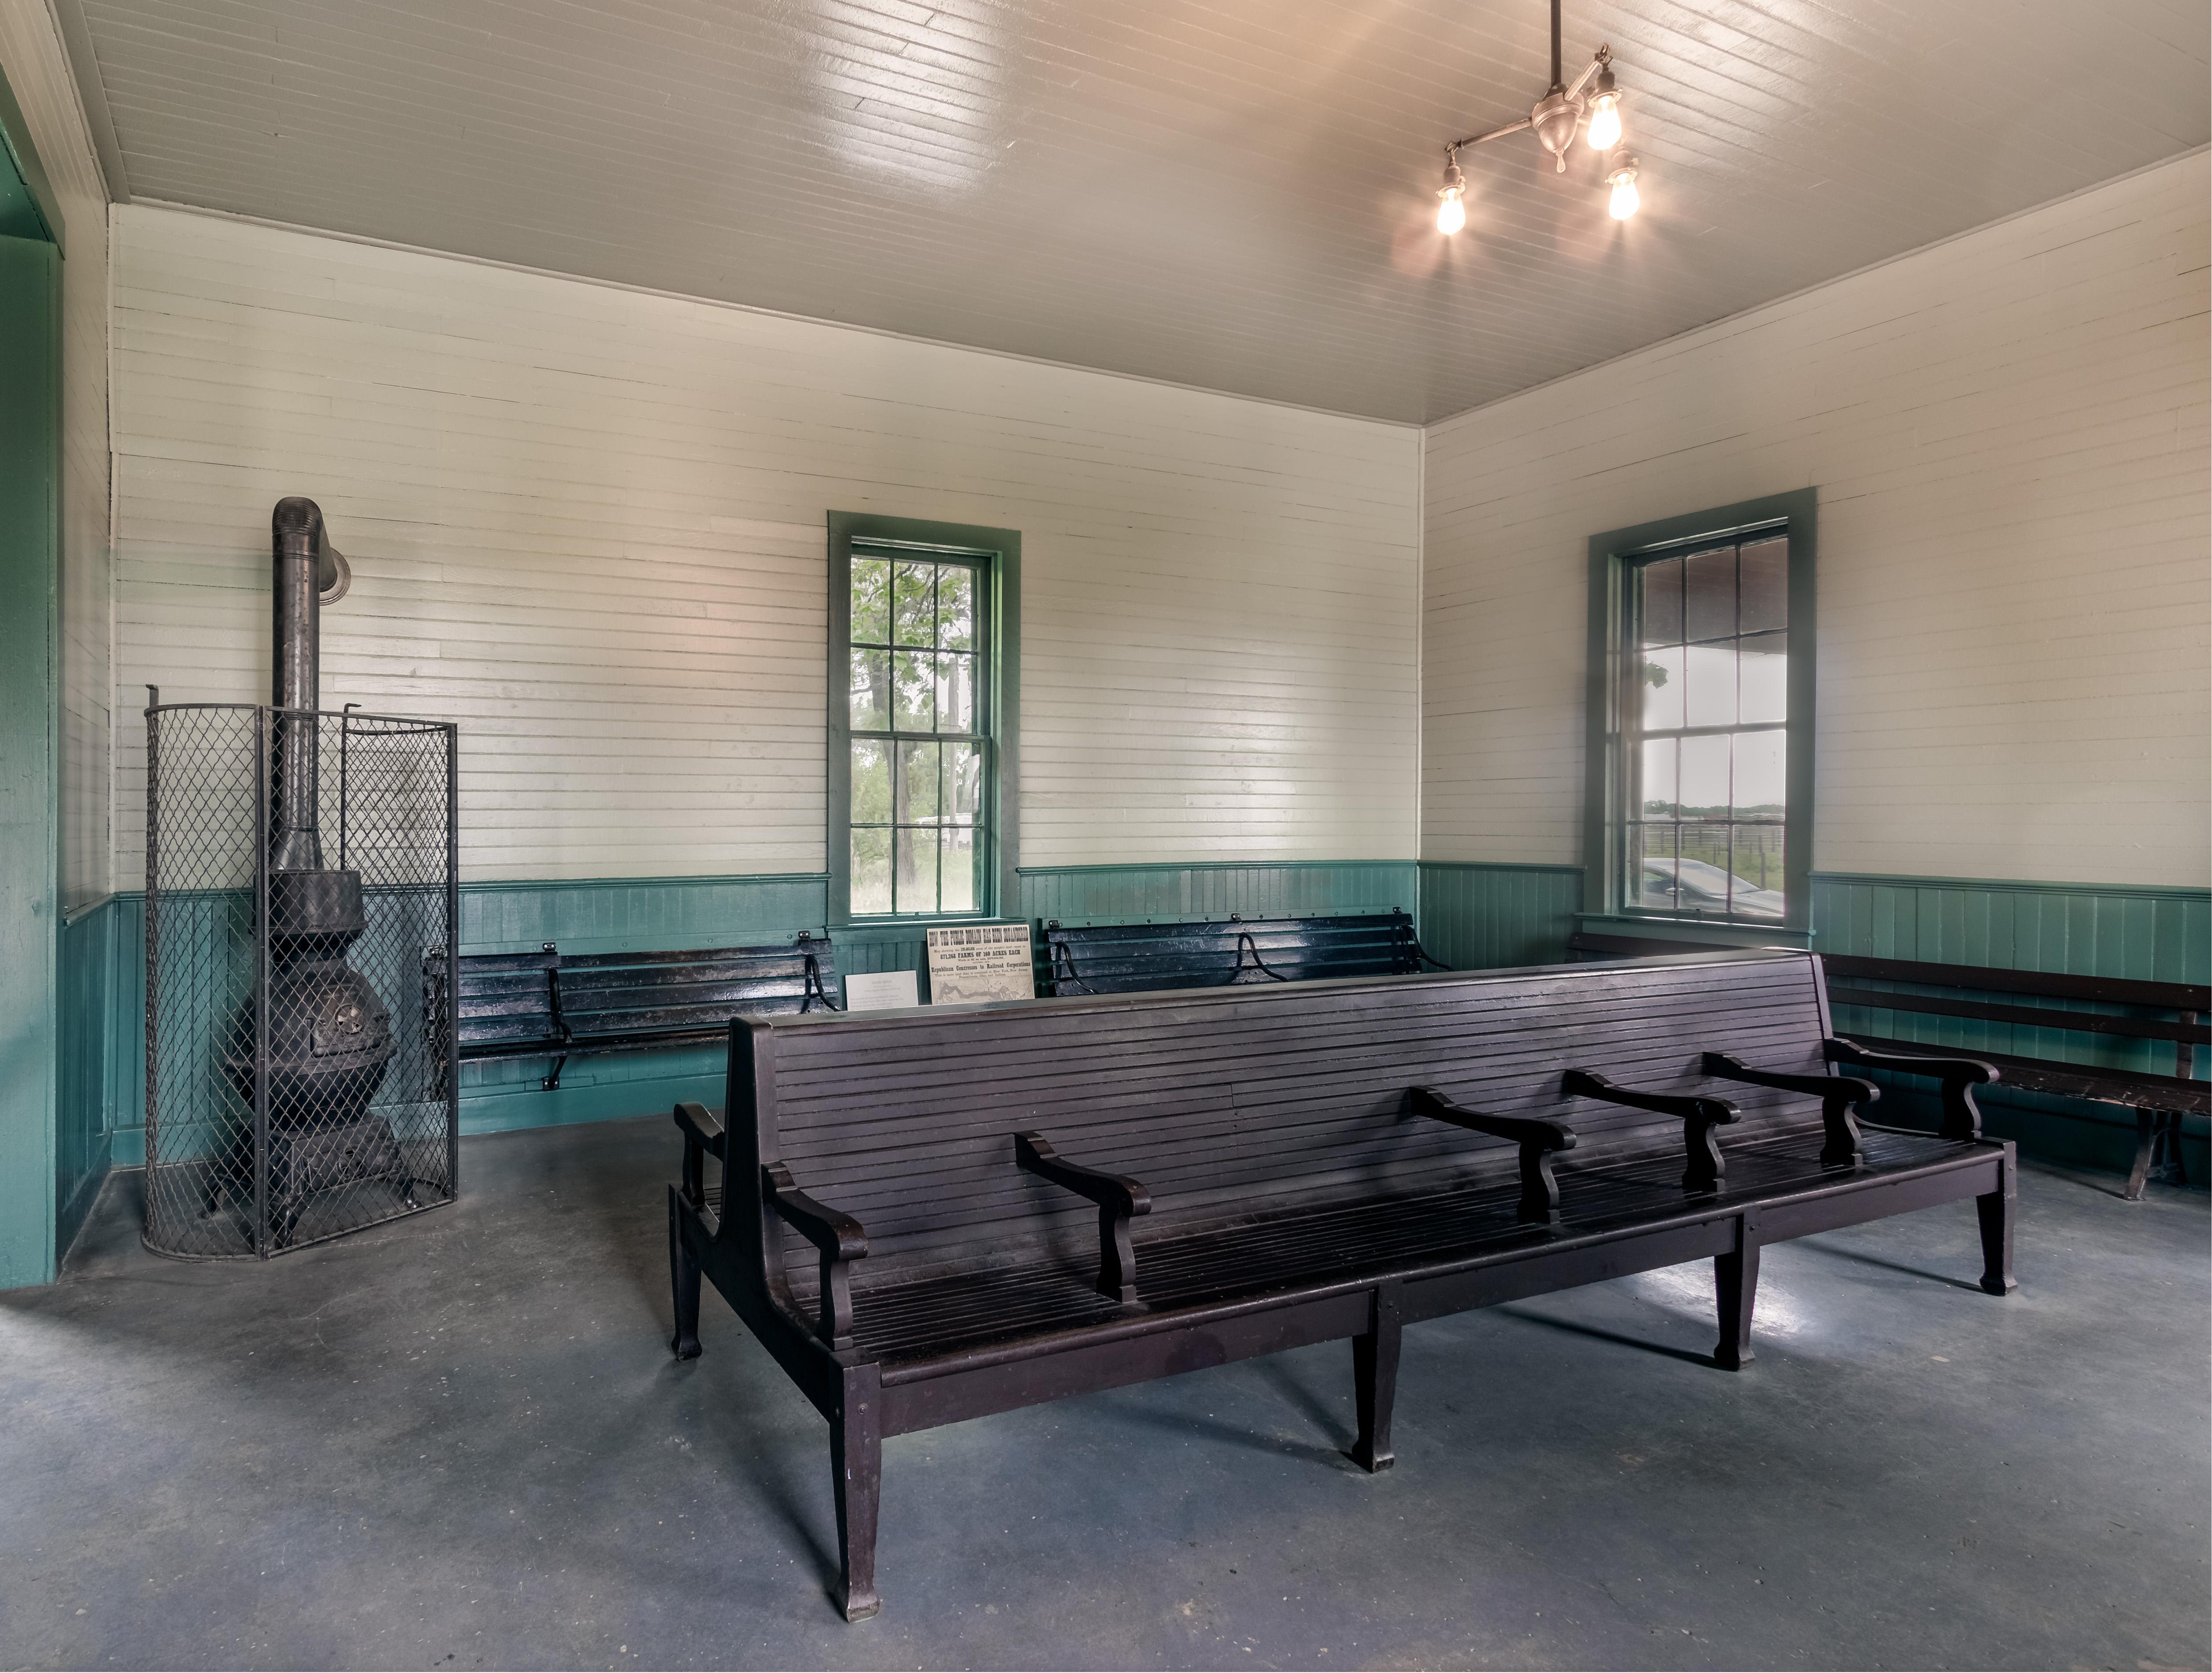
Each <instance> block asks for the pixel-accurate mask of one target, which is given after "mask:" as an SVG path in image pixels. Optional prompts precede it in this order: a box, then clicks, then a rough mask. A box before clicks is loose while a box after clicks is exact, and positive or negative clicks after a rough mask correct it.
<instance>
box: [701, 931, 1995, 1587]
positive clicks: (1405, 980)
mask: <svg viewBox="0 0 2212 1673" xmlns="http://www.w3.org/2000/svg"><path fill="white" fill-rule="evenodd" d="M1838 1062H1842V1063H1844V1064H1845V1065H1846V1066H1857V1065H1871V1066H1877V1067H1883V1066H1888V1065H1889V1064H1890V1063H1892V1062H1893V1060H1891V1059H1888V1058H1886V1057H1883V1056H1880V1055H1879V1054H1875V1053H1870V1052H1866V1051H1863V1050H1860V1049H1857V1048H1854V1047H1852V1046H1850V1045H1848V1044H1846V1043H1843V1042H1839V1041H1837V1040H1835V1039H1834V1038H1832V1036H1831V1033H1830V1031H1829V1029H1828V1026H1827V1014H1826V1000H1825V997H1824V995H1823V992H1822V987H1821V976H1820V967H1819V965H1818V964H1817V963H1816V962H1815V961H1814V960H1813V959H1811V958H1808V957H1806V956H1804V955H1802V954H1791V953H1766V952H1750V953H1729V954H1715V955H1711V956H1708V957H1706V958H1699V959H1684V960H1674V959H1666V960H1656V961H1651V962H1650V963H1647V964H1623V965H1607V966H1584V967H1577V966H1550V967H1546V968H1542V969H1536V970H1504V971H1486V972H1482V973H1480V974H1471V975H1459V974H1453V975H1437V976H1381V977H1370V978H1365V979H1358V980H1349V981H1334V982H1313V983H1291V984H1279V985H1270V986H1267V987H1260V988H1255V987H1245V986H1239V987H1225V988H1221V989H1214V990H1212V991H1204V992H1197V993H1192V992H1188V991H1185V992H1177V993H1170V994H1130V995H1117V996H1112V997H1099V998H1079V999H1066V1000H1057V1001H1034V1002H1024V1003H1015V1004H1007V1005H995V1006H977V1007H937V1008H935V1009H933V1010H927V1011H909V1012H894V1013H865V1014H862V1015H859V1016H823V1015H806V1016H784V1017H745V1018H742V1019H739V1020H738V1022H737V1023H735V1024H733V1025H732V1029H731V1040H730V1073H729V1080H728V1088H727V1104H726V1116H727V1119H726V1121H725V1120H724V1119H723V1118H721V1117H718V1116H715V1115H714V1114H713V1113H712V1112H710V1111H709V1110H707V1109H706V1108H704V1107H702V1106H701V1105H698V1104H679V1105H678V1107H677V1110H676V1122H677V1125H678V1128H679V1129H681V1130H682V1132H683V1134H684V1162H683V1171H682V1174H681V1177H680V1179H679V1181H678V1183H677V1184H675V1185H673V1186H672V1187H671V1191H670V1199H669V1214H670V1257H671V1275H672V1281H673V1287H674V1317H675V1335H674V1348H675V1351H676V1353H677V1354H678V1357H679V1358H687V1359H688V1358H690V1357H692V1356H695V1355H696V1354H697V1353H698V1352H699V1339H698V1319H699V1302H700V1297H701V1283H702V1277H703V1278H705V1279H707V1280H710V1281H712V1282H713V1283H714V1287H716V1288H717V1289H718V1290H719V1291H720V1293H721V1294H722V1295H723V1297H724V1298H725V1299H726V1300H727V1301H728V1302H729V1304H730V1305H731V1306H732V1308H733V1309H734V1310H735V1311H736V1312H737V1313H738V1317H740V1318H742V1319H743V1320H744V1322H745V1323H746V1325H747V1326H748V1327H749V1328H750V1329H751V1331H752V1332H753V1333H754V1335H756V1336H757V1338H758V1339H759V1340H760V1341H762V1342H763V1344H764V1345H765V1346H766V1347H767V1348H768V1349H769V1352H770V1353H771V1354H773V1355H774V1356H775V1359H776V1360H777V1362H778V1363H779V1364H780V1365H781V1366H782V1367H783V1369H784V1371H785V1372H787V1374H788V1375H789V1376H790V1377H791V1378H792V1379H793V1382H794V1383H795V1384H797V1385H798V1386H799V1389H800V1390H803V1391H804V1392H805V1394H806V1396H808V1398H809V1399H810V1400H811V1401H812V1402H813V1403H814V1404H815V1406H816V1407H817V1409H819V1410H820V1411H821V1412H822V1413H823V1415H824V1416H825V1417H827V1418H828V1420H829V1427H830V1456H831V1465H832V1469H831V1475H832V1482H833V1487H834V1490H835V1494H836V1510H837V1525H838V1537H839V1553H840V1565H841V1570H840V1574H839V1578H838V1579H837V1581H836V1587H835V1595H836V1601H837V1602H838V1603H839V1604H840V1606H841V1607H842V1609H843V1610H844V1612H845V1613H846V1615H848V1618H853V1619H858V1618H860V1616H862V1615H868V1614H871V1613H872V1612H873V1611H874V1609H876V1607H877V1597H876V1590H875V1580H874V1560H875V1558H874V1554H875V1543H876V1514H877V1512H876V1506H877V1502H878V1478H879V1474H880V1448H881V1445H882V1440H883V1438H884V1436H886V1435H893V1434H901V1433H908V1432H911V1431H915V1430H920V1429H927V1428H930V1427H936V1426H938V1425H940V1424H946V1423H953V1422H957V1421H963V1420H964V1419H968V1418H971V1417H977V1416H981V1415H984V1414H989V1413H992V1412H998V1411H1004V1410H1008V1409H1011V1408H1016V1407H1020V1406H1024V1405H1030V1404H1033V1403H1036V1402H1040V1401H1044V1400H1049V1399H1054V1398H1057V1397H1059V1396H1063V1395H1069V1394H1075V1393H1079V1392H1083V1391H1085V1390H1093V1389H1103V1388H1111V1387H1115V1386H1120V1385H1123V1384H1130V1383H1134V1382H1139V1381H1142V1380H1145V1379H1147V1378H1154V1377H1161V1376H1167V1375H1170V1374H1173V1373H1175V1372H1182V1371H1189V1370H1194V1369H1199V1368H1200V1367H1204V1366H1212V1365H1218V1364H1221V1363H1223V1362H1225V1361H1227V1360H1235V1359H1240V1358H1244V1357H1248V1356H1250V1355H1254V1354H1267V1353H1273V1352H1275V1351H1277V1350H1279V1349H1282V1348H1292V1347H1297V1346H1300V1345H1303V1344H1305V1343H1309V1342H1316V1341H1328V1340H1333V1339H1336V1338H1345V1339H1348V1340H1350V1341H1352V1361H1353V1385H1354V1390H1355V1394H1356V1396H1357V1402H1356V1403H1357V1408H1358V1439H1357V1441H1356V1443H1355V1445H1353V1447H1352V1456H1353V1457H1354V1458H1355V1459H1356V1460H1357V1461H1358V1462H1359V1463H1361V1464H1362V1465H1364V1467H1365V1468H1367V1469H1382V1468H1384V1467H1386V1466H1387V1465H1388V1464H1389V1462H1390V1457H1391V1451H1390V1439H1389V1436H1390V1426H1391V1405H1392V1395H1393V1390H1394V1387H1395V1367H1396V1363H1397V1353H1398V1341H1399V1335H1400V1332H1401V1330H1402V1329H1403V1328H1404V1327H1405V1326H1406V1325H1407V1324H1408V1323H1415V1322H1418V1321H1419V1320H1422V1319H1425V1318H1431V1317H1438V1316H1441V1315H1443V1314H1448V1313H1451V1312H1455V1311H1462V1310H1463V1309H1466V1308H1470V1307H1478V1306H1486V1305H1492V1304H1493V1303H1497V1302H1500V1301H1506V1300H1511V1299H1518V1298H1522V1297H1526V1296H1529V1295H1534V1294H1540V1293H1545V1292H1547V1291H1552V1290H1557V1289H1562V1288H1566V1287H1571V1286H1574V1285H1578V1284H1584V1283H1589V1282H1591V1281H1595V1280H1598V1279H1603V1278H1610V1277H1614V1276H1618V1275H1622V1274H1625V1273H1632V1272H1638V1271H1643V1270H1648V1269H1650V1268H1657V1267H1666V1266H1673V1265H1676V1264H1679V1263H1680V1262H1686V1261H1692V1260H1700V1259H1711V1260H1712V1261H1713V1262H1715V1273H1716V1281H1717V1294H1718V1299H1719V1312H1720V1318H1721V1339H1720V1343H1719V1346H1718V1348H1717V1352H1716V1356H1715V1357H1716V1360H1717V1362H1718V1363H1719V1364H1720V1365H1722V1366H1727V1367H1729V1368H1735V1367H1738V1366H1741V1365H1742V1364H1744V1363H1745V1362H1746V1361H1747V1360H1749V1358H1750V1343H1751V1335H1750V1329H1751V1317H1752V1309H1753V1300H1754V1298H1755V1293H1756V1287H1757V1280H1758V1271H1759V1250H1760V1249H1761V1247H1762V1246H1764V1245H1765V1244H1769V1243H1772V1242H1777V1241H1780V1240H1783V1239H1786V1238H1796V1237H1802V1236H1804V1235H1806V1234H1807V1233H1808V1232H1820V1231H1826V1230H1829V1229H1832V1228H1833V1227H1837V1226H1848V1225H1852V1224H1856V1223H1858V1222H1860V1221H1863V1220H1870V1219H1874V1218H1877V1217H1879V1216H1881V1215H1885V1214H1896V1213H1901V1212H1904V1211H1905V1210H1908V1209H1914V1208H1925V1207H1930V1206H1934V1205H1936V1204H1940V1203H1944V1202H1954V1201H1958V1200H1960V1199H1963V1198H1967V1197H1972V1198H1973V1199H1975V1200H1976V1203H1977V1208H1978V1219H1979V1223H1980V1232H1981V1241H1982V1251H1983V1262H1984V1265H1983V1272H1982V1275H1981V1281H1982V1286H1983V1287H1984V1288H1985V1289H1987V1290H1989V1291H1990V1292H1992V1293H2003V1292H2005V1291H2006V1290H2008V1289H2009V1288H2010V1287H2012V1276H2011V1248H2012V1224H2013V1205H2014V1196H2015V1186H2014V1167H2015V1165H2014V1160H2013V1153H2012V1151H2011V1148H2010V1147H2008V1146H2006V1145H2002V1144H1999V1143H1994V1142H1990V1141H1984V1140H1983V1139H1981V1138H1980V1136H1979V1134H1978V1116H1977V1112H1976V1110H1975V1108H1974V1103H1973V1098H1972V1086H1975V1085H1978V1084H1985V1083H1986V1082H1987V1081H1989V1080H1992V1079H1994V1078H1995V1072H1994V1071H1992V1070H1990V1068H1988V1066H1987V1065H1985V1064H1981V1063H1977V1062H1965V1061H1961V1062H1955V1063H1953V1064H1950V1065H1948V1066H1947V1072H1948V1076H1949V1078H1948V1080H1947V1081H1946V1083H1945V1098H1946V1117H1945V1122H1944V1127H1943V1130H1942V1132H1941V1133H1939V1134H1932V1135H1931V1134H1922V1133H1905V1132H1894V1131H1890V1130H1887V1129H1882V1128H1880V1127H1877V1126H1875V1125H1874V1124H1872V1123H1869V1122H1862V1121H1860V1120H1859V1119H1858V1118H1857V1115H1856V1113H1855V1112H1857V1111H1858V1110H1863V1109H1864V1108H1865V1107H1866V1106H1867V1105H1869V1104H1871V1103H1872V1102H1874V1100H1875V1098H1877V1097H1878V1096H1879V1094H1878V1091H1877V1089H1876V1088H1875V1086H1873V1085H1872V1084H1871V1083H1869V1082H1868V1081H1865V1080H1861V1079H1857V1078H1851V1077H1845V1076H1841V1075H1838V1074H1834V1073H1833V1072H1832V1065H1834V1064H1835V1063H1838ZM1723 1138H1725V1139H1726V1140H1727V1142H1726V1143H1725V1144H1723V1143H1722V1142H1721V1141H1722V1139H1723Z"/></svg>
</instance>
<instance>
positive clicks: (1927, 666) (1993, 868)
mask: <svg viewBox="0 0 2212 1673" xmlns="http://www.w3.org/2000/svg"><path fill="white" fill-rule="evenodd" d="M2209 195H2212V162H2208V159H2207V156H2206V155H2205V154H2204V153H2203V152H2198V153H2197V154H2195V155H2191V156H2188V157H2185V158H2181V159H2179V160H2177V161H2173V162H2171V163H2167V164H2164V165H2161V166H2160V167H2156V168H2154V169H2152V170H2149V171H2148V172H2146V173H2140V174H2136V175H2134V176H2131V177H2129V178H2126V179H2120V180H2118V181H2114V182H2112V183H2109V184H2107V185H2106V186H2100V187H2098V188H2096V189H2095V190H2093V191H2091V192H2085V193H2082V194H2081V195H2079V196H2076V197H2074V198H2068V199H2065V200H2063V201H2061V202H2058V203H2055V204H2048V205H2045V207H2043V208H2041V209H2039V210H2033V211H2031V212H2030V213H2028V214H2026V215H2023V216H2018V217H2016V218H2015V219H2013V220H2010V221H2006V222H2000V223H1998V224H1996V225H1994V226H1990V227H1987V228H1982V229H1980V230H1978V231H1976V232H1973V233H1971V234H1966V235H1965V236H1963V237H1960V238H1958V239H1954V240H1950V241H1949V242H1947V243H1944V244H1942V245H1939V246H1933V247H1931V248H1929V249H1927V250H1923V251H1920V252H1917V253H1914V254H1912V255H1910V256H1907V257H1905V258H1902V259H1899V260H1897V261H1894V262H1892V263H1889V264H1887V265H1884V266H1881V267H1879V268H1875V269H1873V270H1870V271H1866V272H1863V273H1859V274H1857V275H1854V276H1851V277H1847V278H1844V279H1841V280H1838V281H1837V282H1836V283H1832V284H1829V285H1826V286H1823V287H1821V288H1820V289H1816V290H1813V291H1809V292H1807V293H1805V294H1803V295H1799V296H1796V297H1793V298H1790V299H1789V300H1786V301H1781V302H1778V303H1775V304H1773V305H1771V306H1770V307H1762V308H1759V309H1757V310H1755V311H1753V312H1752V313H1746V314H1743V315H1741V316H1739V317H1736V318H1735V319H1728V320H1724V321H1723V322H1721V323H1720V324H1718V325H1712V326H1710V327H1707V328H1705V329H1704V330H1701V331H1699V332H1692V333H1691V334H1689V335H1687V336H1685V337H1682V338H1676V339H1674V340H1673V341H1670V342H1667V343H1663V344H1658V345H1656V347H1653V348H1650V349H1647V350H1641V351H1639V352H1638V353H1636V354H1633V355H1630V356H1626V357H1624V358H1622V359H1620V360H1617V361H1613V362H1608V363H1607V364H1606V365H1603V366H1601V367H1597V368H1593V369H1592V370H1590V371H1588V372H1585V373H1582V374H1577V375H1576V376H1574V377H1571V378H1568V379H1565V380H1562V381H1560V382H1558V383H1554V384H1551V385H1547V386H1545V387H1543V388H1541V389H1536V390H1533V391H1530V392H1527V393H1525V394H1522V395H1519V396H1516V397H1514V398H1511V399H1509V400H1505V401H1501V402H1498V403H1497V404H1496V405H1491V406H1487V407H1483V408H1481V409H1479V410H1478V411H1474V412H1470V413H1467V414H1464V415H1462V416H1461V417H1457V418H1454V419H1451V420H1449V421H1448V422H1446V423H1441V424H1437V425H1434V426H1431V429H1430V430H1429V432H1428V436H1427V444H1426V445H1427V465H1426V471H1425V498H1426V502H1427V508H1426V533H1425V541H1426V569H1425V589H1426V596H1425V614H1424V634H1425V640H1424V657H1425V683H1424V727H1425V742H1424V752H1423V781H1422V782H1423V804H1424V805H1423V827H1424V828H1423V832H1422V849H1421V852H1422V855H1423V857H1424V858H1425V859H1430V860H1440V861H1523V862H1535V863H1544V862H1554V863H1576V862H1578V861H1580V859H1581V846H1580V844H1581V824H1580V820H1581V810H1582V800H1583V730H1582V728H1583V678H1584V672H1583V665H1584V660H1585V639H1586V635H1587V626H1586V623H1587V616H1586V610H1587V599H1588V574H1589V570H1588V561H1587V545H1586V542H1587V540H1588V538H1589V536H1590V535H1592V534H1595V533H1598V532H1602V531H1604V530H1607V529H1613V528H1620V527H1625V526H1632V525H1635V524H1639V523H1644V522H1649V521H1652V520H1656V519H1660V518H1663V517H1672V516H1675V515H1678V514H1690V513H1693V512H1696V511H1699V510H1700V509H1702V508H1706V507H1711V506H1721V505H1726V504H1729V503H1731V502H1736V501H1741V500H1747V499H1752V498H1754V497H1757V496H1761V495H1765V494H1771V493H1778V492H1781V491H1784V490H1790V489H1798V488H1803V487H1807V486H1808V485H1810V486H1814V487H1817V488H1818V489H1819V490H1820V558H1819V563H1820V709H1819V735H1818V737H1817V739H1816V740H1815V751H1816V767H1815V771H1816V774H1817V778H1818V791H1817V794H1818V802H1817V810H1816V811H1817V831H1816V839H1815V853H1814V864H1815V866H1816V867H1819V868H1820V869H1822V870H1827V871H1838V872H1873V873H1903V874H1916V875H1925V876H1946V877H1996V878H2019V879H2034V880H2047V881H2061V882H2090V883H2145V884H2191V885H2203V884H2204V883H2205V882H2206V881H2207V877H2208V870H2212V860H2209V859H2208V849H2207V818H2206V807H2207V802H2208V793H2212V784H2208V762H2212V738H2208V713H2212V690H2208V670H2207V659H2206V640H2205V628H2206V622H2207V617H2208V607H2212V588H2208V580H2212V569H2208V544H2212V522H2208V506H2207V496H2208V490H2212V478H2209V477H2208V451H2207V450H2208V442H2209V441H2212V437H2208V429H2207V338H2206V329H2205V323H2206V313H2205V310H2206V295H2207V290H2206V275H2207V265H2208V256H2207V244H2208V229H2207V221H2208V214H2207V203H2208V196H2209Z"/></svg>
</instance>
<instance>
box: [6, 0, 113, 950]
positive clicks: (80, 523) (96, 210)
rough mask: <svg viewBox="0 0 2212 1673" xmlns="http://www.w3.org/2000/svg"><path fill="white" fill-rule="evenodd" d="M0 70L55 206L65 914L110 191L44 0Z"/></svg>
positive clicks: (93, 801)
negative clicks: (60, 240)
mask: <svg viewBox="0 0 2212 1673" xmlns="http://www.w3.org/2000/svg"><path fill="white" fill-rule="evenodd" d="M0 65H4V66H5V67H6V69H7V72H8V84H9V87H10V88H12V89H13V90H14V92H15V100H16V103H17V104H19V105H20V106H21V107H22V111H23V120H24V121H25V123H26V124H27V125H28V126H29V128H30V130H31V143H32V144H33V146H35V147H36V148H37V149H38V153H39V161H40V162H41V163H42V164H44V165H45V167H46V176H47V179H48V181H49V183H50V184H51V185H52V187H53V189H54V195H55V197H56V198H57V199H58V200H59V204H60V209H61V216H62V224H63V233H64V259H63V262H62V507H61V526H62V576H61V664H62V666H61V684H62V763H61V793H62V807H61V814H62V855H61V876H62V904H63V907H64V910H67V909H69V908H70V907H74V906H80V905H84V904H87V903H90V902H93V901H97V900H99V899H100V897H102V896H104V895H106V893H107V892H108V890H109V889H110V887H111V886H112V885H111V884H110V882H109V880H108V766H109V763H108V736H109V720H108V692H109V689H110V670H109V666H108V616H109V599H108V592H109V585H110V581H111V573H110V565H109V554H108V544H107V492H108V474H107V464H108V461H107V188H106V183H105V182H104V181H103V180H102V179H101V177H100V164H99V161H98V160H97V159H96V157H95V155H94V152H93V149H92V136H91V132H90V130H89V129H88V127H87V126H86V124H85V118H84V107H83V105H82V103H81V102H80V101H79V99H78V96H77V90H76V81H75V80H74V79H73V78H72V77H71V76H70V68H69V60H68V58H66V57H65V56H64V52H63V50H62V40H61V32H60V29H59V27H58V25H57V24H56V22H55V21H54V16H53V14H52V11H50V10H49V9H47V6H46V0H0Z"/></svg>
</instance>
